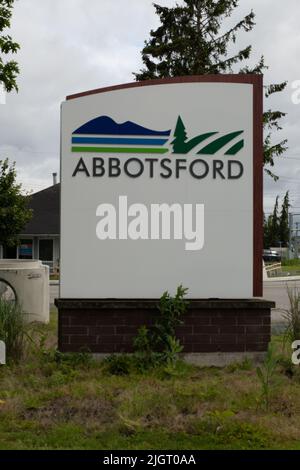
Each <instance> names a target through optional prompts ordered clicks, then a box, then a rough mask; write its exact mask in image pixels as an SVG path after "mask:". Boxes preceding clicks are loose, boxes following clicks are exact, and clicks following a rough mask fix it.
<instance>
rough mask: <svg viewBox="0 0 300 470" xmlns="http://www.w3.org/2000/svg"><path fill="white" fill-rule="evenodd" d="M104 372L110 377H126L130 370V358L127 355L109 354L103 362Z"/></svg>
mask: <svg viewBox="0 0 300 470" xmlns="http://www.w3.org/2000/svg"><path fill="white" fill-rule="evenodd" d="M103 365H104V370H105V371H106V372H107V373H109V374H111V375H128V374H129V373H130V370H131V368H132V358H131V357H130V356H129V355H128V354H111V355H110V356H107V357H106V358H105V359H104V361H103Z"/></svg>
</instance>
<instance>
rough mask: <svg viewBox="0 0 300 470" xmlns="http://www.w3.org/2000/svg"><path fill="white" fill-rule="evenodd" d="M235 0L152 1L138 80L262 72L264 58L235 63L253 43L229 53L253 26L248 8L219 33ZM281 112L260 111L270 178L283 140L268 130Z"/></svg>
mask: <svg viewBox="0 0 300 470" xmlns="http://www.w3.org/2000/svg"><path fill="white" fill-rule="evenodd" d="M238 3H239V2H238V0H184V4H183V5H178V4H176V6H175V7H173V8H168V7H162V6H160V5H158V4H154V7H155V10H156V13H157V15H158V16H159V18H160V23H161V25H160V26H159V27H158V28H157V29H156V30H155V31H153V30H152V31H151V32H150V39H149V40H148V41H146V42H145V46H144V48H143V50H142V60H143V64H144V68H143V69H142V70H141V71H140V73H136V74H134V75H135V77H136V80H147V79H153V78H168V77H175V76H184V75H203V74H218V73H232V72H233V70H234V66H236V67H235V71H236V72H238V73H254V74H261V73H263V71H264V70H265V69H266V68H267V67H266V66H265V63H264V58H263V57H261V59H260V61H259V63H258V64H257V65H256V66H254V67H249V66H247V65H246V66H244V67H242V68H240V69H238V64H240V63H241V62H242V61H244V60H247V59H249V58H250V56H251V49H252V48H251V46H250V45H249V46H247V47H245V48H244V49H241V50H239V51H237V52H236V53H235V54H233V55H229V53H228V49H229V47H230V46H231V45H232V44H234V43H236V38H237V33H238V32H239V31H245V32H248V31H251V30H252V29H253V28H254V26H255V22H254V19H255V15H254V13H253V12H252V11H251V12H250V13H249V14H248V15H246V16H245V17H244V18H242V19H241V20H240V21H239V22H238V23H236V24H235V25H234V26H233V27H232V28H230V29H229V30H228V31H226V32H225V33H222V34H220V29H221V26H222V23H223V20H224V19H225V18H227V17H229V16H230V15H231V14H232V12H233V10H234V9H235V8H237V7H238ZM285 87H286V82H284V83H280V84H274V85H270V86H267V87H265V96H266V97H268V96H270V95H271V94H273V93H277V92H280V91H282V90H283V89H284V88H285ZM284 116H285V113H283V112H281V111H272V110H270V109H269V110H267V111H266V112H265V113H264V128H265V131H266V136H265V141H264V164H265V165H268V166H269V168H265V171H266V172H267V173H268V174H269V175H271V176H272V177H273V178H275V179H277V177H276V176H275V175H274V174H273V173H272V171H271V170H270V167H273V166H274V157H276V156H280V155H282V154H283V153H284V152H285V150H286V149H287V147H286V143H287V141H286V140H282V141H281V142H278V143H276V144H275V145H274V144H273V143H272V139H271V134H272V130H279V129H281V127H280V125H279V121H280V119H281V118H282V117H284Z"/></svg>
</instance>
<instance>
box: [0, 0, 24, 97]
mask: <svg viewBox="0 0 300 470" xmlns="http://www.w3.org/2000/svg"><path fill="white" fill-rule="evenodd" d="M13 5H14V0H0V54H1V55H0V84H1V83H2V84H3V85H4V89H5V90H6V91H8V92H9V91H12V90H16V91H17V90H18V86H17V82H16V78H17V75H18V73H19V67H18V64H17V62H15V61H14V60H8V61H6V62H5V61H4V59H3V57H2V55H7V54H15V53H16V52H17V51H18V49H19V48H20V46H19V44H17V43H16V42H13V40H12V38H11V36H9V35H7V34H1V33H2V32H3V31H4V30H5V29H7V28H9V27H10V22H11V16H12V9H13Z"/></svg>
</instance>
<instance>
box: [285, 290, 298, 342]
mask: <svg viewBox="0 0 300 470" xmlns="http://www.w3.org/2000/svg"><path fill="white" fill-rule="evenodd" d="M287 292H288V296H289V302H290V308H289V309H288V310H284V318H285V319H286V321H287V328H286V331H285V335H284V339H285V341H290V342H291V343H292V342H293V341H295V340H298V339H300V291H299V289H297V287H294V288H289V287H288V288H287Z"/></svg>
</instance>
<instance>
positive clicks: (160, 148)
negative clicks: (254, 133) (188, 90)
mask: <svg viewBox="0 0 300 470" xmlns="http://www.w3.org/2000/svg"><path fill="white" fill-rule="evenodd" d="M243 132H244V131H242V130H239V131H235V132H231V133H229V134H225V135H221V136H220V135H219V134H220V133H219V132H217V131H213V132H206V133H204V134H200V135H197V136H195V137H193V138H191V139H189V138H188V136H187V133H186V129H185V125H184V123H183V121H182V119H181V117H180V116H178V119H177V123H176V127H175V130H174V139H173V140H171V139H170V136H171V130H167V131H157V130H152V129H148V128H146V127H143V126H140V125H138V124H136V123H134V122H131V121H126V122H124V123H121V124H118V123H117V122H115V121H114V120H113V119H112V118H110V117H108V116H100V117H97V118H95V119H92V120H91V121H89V122H87V123H86V124H84V125H83V126H81V127H79V128H78V129H76V130H75V131H74V132H73V135H72V152H77V153H86V152H87V153H119V154H121V153H131V154H154V155H155V154H156V155H157V154H161V155H163V154H166V153H168V152H170V150H172V153H173V154H183V155H186V154H188V153H189V152H191V151H192V150H194V149H195V148H196V147H199V146H200V144H202V143H205V141H206V140H207V139H209V138H211V137H213V136H216V138H215V139H214V140H213V141H212V142H209V143H208V144H205V145H204V146H202V148H199V149H197V150H198V151H196V153H197V154H198V155H215V154H216V153H217V152H218V151H219V150H221V149H222V148H224V147H225V146H227V144H229V143H230V142H232V141H233V140H234V139H236V138H237V137H239V136H241V135H242V134H243ZM170 140H171V141H170ZM170 147H171V148H170ZM243 147H244V139H241V140H238V141H237V142H236V143H235V144H234V145H232V146H230V148H229V149H227V150H226V152H225V153H224V154H225V155H236V154H237V153H238V152H239V151H240V150H242V148H243Z"/></svg>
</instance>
